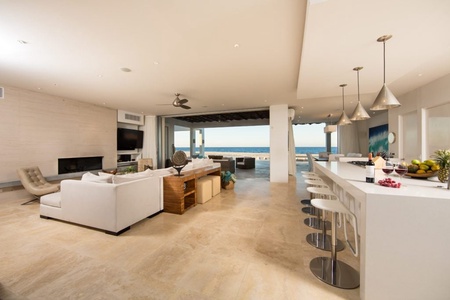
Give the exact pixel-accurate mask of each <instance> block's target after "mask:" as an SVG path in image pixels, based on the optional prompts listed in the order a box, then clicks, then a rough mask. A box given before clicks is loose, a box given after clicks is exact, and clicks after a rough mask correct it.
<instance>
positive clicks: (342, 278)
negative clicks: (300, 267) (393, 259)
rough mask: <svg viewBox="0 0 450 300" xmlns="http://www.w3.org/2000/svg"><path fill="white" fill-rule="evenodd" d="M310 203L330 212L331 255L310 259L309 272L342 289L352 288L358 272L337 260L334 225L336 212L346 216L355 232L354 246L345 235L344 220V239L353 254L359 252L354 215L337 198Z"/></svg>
mask: <svg viewBox="0 0 450 300" xmlns="http://www.w3.org/2000/svg"><path fill="white" fill-rule="evenodd" d="M311 204H312V205H313V206H314V207H317V208H319V209H322V210H326V211H330V212H331V213H332V224H333V226H332V227H331V246H332V247H331V257H316V258H314V259H313V260H311V262H310V264H309V268H310V269H311V272H312V273H313V274H314V275H315V276H316V277H317V278H319V279H320V280H321V281H323V282H325V283H327V284H329V285H332V286H335V287H338V288H343V289H354V288H357V287H358V286H359V282H360V280H359V273H358V271H356V270H355V269H354V268H352V267H351V266H349V265H348V264H346V263H344V262H342V261H339V260H337V254H336V244H337V243H336V227H337V218H338V214H340V213H341V214H343V215H344V216H346V217H345V218H343V219H344V220H345V219H347V218H348V220H349V221H350V223H351V224H352V226H353V229H354V233H355V246H353V245H352V244H351V243H350V242H349V240H348V236H347V225H346V224H347V222H346V221H344V232H345V240H346V242H347V245H348V246H349V248H350V250H351V251H352V253H353V255H354V256H358V254H359V246H358V226H357V221H356V217H355V215H354V214H353V213H352V212H351V211H350V210H348V209H347V208H346V207H345V206H344V205H343V204H342V203H341V202H340V201H339V200H338V201H336V200H325V199H312V200H311Z"/></svg>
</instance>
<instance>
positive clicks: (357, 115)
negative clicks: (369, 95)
mask: <svg viewBox="0 0 450 300" xmlns="http://www.w3.org/2000/svg"><path fill="white" fill-rule="evenodd" d="M362 68H363V67H355V68H353V71H356V74H357V77H356V78H357V82H358V104H357V105H356V107H355V110H354V111H353V114H352V116H351V118H350V120H352V121H361V120H367V119H370V116H369V114H368V113H367V111H366V110H365V109H364V107H363V106H362V105H361V100H360V99H359V71H361V70H362Z"/></svg>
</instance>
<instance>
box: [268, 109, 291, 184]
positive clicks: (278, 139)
mask: <svg viewBox="0 0 450 300" xmlns="http://www.w3.org/2000/svg"><path fill="white" fill-rule="evenodd" d="M288 123H289V115H288V106H287V104H280V105H272V106H270V182H288V180H289V169H288V154H289V150H288V132H289V128H288V125H289V124H288Z"/></svg>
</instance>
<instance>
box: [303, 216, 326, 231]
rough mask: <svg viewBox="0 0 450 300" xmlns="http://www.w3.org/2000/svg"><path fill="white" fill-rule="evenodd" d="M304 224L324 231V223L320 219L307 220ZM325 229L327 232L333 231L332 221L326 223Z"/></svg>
mask: <svg viewBox="0 0 450 300" xmlns="http://www.w3.org/2000/svg"><path fill="white" fill-rule="evenodd" d="M303 223H304V224H305V225H306V226H308V227H311V228H314V229H319V230H322V229H323V221H322V220H320V219H319V218H306V219H305V220H304V221H303ZM325 228H326V230H330V229H331V222H330V221H325Z"/></svg>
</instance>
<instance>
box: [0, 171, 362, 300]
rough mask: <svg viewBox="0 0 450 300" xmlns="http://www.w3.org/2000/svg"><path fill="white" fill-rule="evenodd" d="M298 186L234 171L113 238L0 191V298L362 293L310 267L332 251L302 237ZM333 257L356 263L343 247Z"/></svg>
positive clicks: (13, 193) (298, 183) (334, 295)
mask: <svg viewBox="0 0 450 300" xmlns="http://www.w3.org/2000/svg"><path fill="white" fill-rule="evenodd" d="M301 168H302V166H300V167H299V169H301ZM249 172H252V171H249ZM237 173H238V174H239V170H238V171H237ZM238 177H239V176H238ZM262 177H264V176H262ZM304 188H305V185H304V183H303V181H302V180H301V178H300V177H299V176H297V179H296V178H295V177H292V176H291V177H290V180H289V183H287V184H285V183H270V182H269V181H268V179H267V178H261V177H257V178H255V177H252V176H246V175H245V173H244V172H241V174H240V180H239V181H238V182H237V184H236V186H235V189H234V190H222V193H221V194H219V195H218V196H216V197H214V198H213V199H212V200H211V201H209V202H207V203H206V204H203V205H201V204H199V205H197V206H196V207H194V208H192V209H190V210H188V211H187V212H186V213H185V214H184V215H174V214H168V213H161V214H159V215H157V216H155V217H153V218H151V219H145V220H143V221H141V222H139V223H137V224H135V225H133V226H132V227H131V230H129V231H127V232H126V233H124V234H122V235H121V236H119V237H115V236H110V235H106V234H104V233H103V232H101V231H97V230H93V229H89V228H85V227H82V226H77V225H72V224H68V223H64V222H60V221H56V220H45V219H40V218H39V205H38V203H33V204H30V205H25V206H21V205H20V203H22V202H24V200H26V199H29V198H30V196H29V195H28V194H27V193H26V192H25V191H24V190H17V191H10V192H3V193H0V235H1V239H0V299H359V289H354V290H343V289H338V288H334V287H331V286H329V285H327V284H324V283H322V282H320V281H319V280H317V279H316V278H315V277H314V276H313V275H312V273H311V272H310V270H309V262H310V260H311V259H312V258H314V257H316V256H328V255H329V253H327V252H323V251H321V250H317V249H314V248H313V247H311V246H310V245H309V244H307V243H306V242H305V236H306V234H308V233H310V232H313V231H314V230H312V229H309V228H307V227H306V226H305V225H304V224H303V219H304V218H305V215H304V214H303V213H302V212H301V207H302V206H301V204H300V203H299V200H300V199H302V198H306V197H307V193H306V192H305V190H304ZM338 257H339V258H340V259H342V260H343V261H345V262H347V263H348V264H350V265H352V266H353V267H355V268H356V269H358V268H359V262H358V259H357V258H354V257H353V256H352V255H351V254H350V251H349V249H345V250H344V251H343V252H339V254H338Z"/></svg>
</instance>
